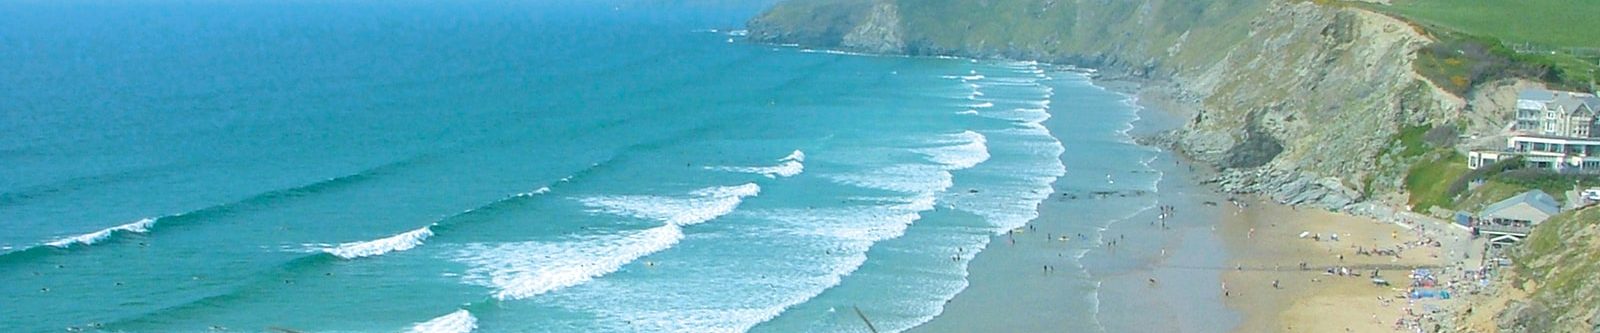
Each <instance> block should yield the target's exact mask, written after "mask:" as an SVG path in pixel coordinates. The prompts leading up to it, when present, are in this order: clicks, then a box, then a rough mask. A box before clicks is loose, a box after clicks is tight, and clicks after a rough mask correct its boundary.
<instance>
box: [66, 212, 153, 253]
mask: <svg viewBox="0 0 1600 333" xmlns="http://www.w3.org/2000/svg"><path fill="white" fill-rule="evenodd" d="M155 224H156V219H154V218H145V219H140V220H138V221H134V222H132V223H128V224H124V225H119V226H115V227H110V228H105V229H101V230H100V231H95V232H91V233H87V234H82V235H77V236H72V237H66V238H62V239H57V240H53V241H50V242H46V243H45V245H49V246H54V247H58V248H63V249H64V248H69V247H72V246H74V245H94V244H95V243H99V242H101V241H104V240H106V239H108V238H111V236H112V235H115V234H119V233H135V234H142V233H146V232H149V231H150V227H151V226H154V225H155Z"/></svg>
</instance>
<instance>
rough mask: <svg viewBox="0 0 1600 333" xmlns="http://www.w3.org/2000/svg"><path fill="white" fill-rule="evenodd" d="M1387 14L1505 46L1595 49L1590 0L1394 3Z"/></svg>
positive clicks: (1599, 32) (1594, 9)
mask: <svg viewBox="0 0 1600 333" xmlns="http://www.w3.org/2000/svg"><path fill="white" fill-rule="evenodd" d="M1381 8H1386V9H1387V11H1389V12H1393V13H1397V14H1400V15H1401V16H1404V17H1406V18H1407V19H1410V20H1412V21H1415V22H1418V23H1422V24H1426V25H1432V26H1437V27H1441V28H1445V29H1449V30H1453V31H1459V32H1462V33H1466V34H1469V35H1474V36H1485V37H1492V38H1495V39H1499V40H1502V41H1505V42H1507V43H1532V44H1540V45H1548V46H1552V47H1563V48H1568V47H1571V48H1600V29H1597V28H1596V27H1597V23H1596V22H1597V20H1600V3H1597V2H1595V1H1594V0H1395V1H1394V3H1393V5H1390V6H1387V7H1381Z"/></svg>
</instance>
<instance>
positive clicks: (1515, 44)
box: [1362, 0, 1600, 94]
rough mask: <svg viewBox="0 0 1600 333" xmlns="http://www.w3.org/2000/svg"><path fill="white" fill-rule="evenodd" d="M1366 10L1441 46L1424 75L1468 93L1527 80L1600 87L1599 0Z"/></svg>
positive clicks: (1439, 2) (1482, 0) (1418, 4)
mask: <svg viewBox="0 0 1600 333" xmlns="http://www.w3.org/2000/svg"><path fill="white" fill-rule="evenodd" d="M1362 6H1363V7H1366V8H1369V9H1372V10H1376V11H1379V12H1384V13H1389V14H1392V15H1396V16H1399V17H1402V18H1404V19H1406V20H1408V21H1410V22H1412V23H1413V24H1415V25H1417V26H1418V27H1421V28H1423V29H1424V30H1426V31H1427V32H1429V33H1430V34H1432V35H1434V36H1435V37H1436V38H1438V39H1439V40H1440V41H1439V42H1438V43H1435V45H1433V46H1430V47H1428V48H1425V49H1423V50H1422V52H1419V56H1418V61H1417V63H1416V65H1417V70H1418V72H1419V73H1421V74H1423V75H1424V76H1427V77H1428V78H1429V79H1430V80H1432V81H1434V83H1435V84H1438V85H1440V86H1441V87H1443V88H1445V89H1447V90H1450V91H1452V92H1455V93H1457V94H1464V93H1465V92H1468V91H1470V90H1471V89H1472V87H1474V86H1477V85H1478V84H1481V83H1484V82H1489V81H1493V80H1495V79H1499V78H1503V77H1523V78H1529V79H1534V80H1539V81H1544V82H1548V83H1551V84H1555V85H1557V86H1559V87H1561V88H1564V89H1571V90H1588V89H1591V88H1592V84H1593V83H1594V82H1596V81H1600V77H1597V73H1600V29H1597V28H1596V26H1597V24H1596V23H1595V22H1597V18H1600V3H1597V2H1595V1H1593V0H1395V1H1394V3H1393V4H1392V5H1388V6H1384V5H1371V4H1365V5H1362Z"/></svg>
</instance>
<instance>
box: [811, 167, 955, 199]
mask: <svg viewBox="0 0 1600 333" xmlns="http://www.w3.org/2000/svg"><path fill="white" fill-rule="evenodd" d="M825 177H827V178H828V179H831V180H833V181H834V182H836V183H840V184H845V185H850V186H856V187H863V188H871V189H879V190H887V191H895V192H901V193H911V194H917V193H936V192H939V191H944V190H945V189H948V188H950V186H951V185H952V184H954V181H953V180H952V179H951V175H950V171H949V170H947V167H945V166H941V165H927V164H898V165H891V166H888V167H883V168H877V169H872V170H868V171H865V172H860V173H849V174H835V175H827V176H825Z"/></svg>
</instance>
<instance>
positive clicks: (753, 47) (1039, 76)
mask: <svg viewBox="0 0 1600 333" xmlns="http://www.w3.org/2000/svg"><path fill="white" fill-rule="evenodd" d="M748 7H749V8H744V7H737V8H734V7H728V6H708V5H700V4H692V3H690V4H665V3H636V2H553V1H546V2H495V1H465V2H448V3H446V2H429V1H399V2H367V1H292V2H271V3H268V2H249V1H245V2H206V1H200V2H168V1H131V2H116V3H105V2H32V1H23V2H8V3H4V4H0V11H4V12H7V13H12V14H13V15H8V19H6V20H0V44H3V45H7V47H5V48H0V83H3V85H4V86H5V87H6V89H0V133H4V134H3V135H0V223H3V224H4V225H3V227H4V230H6V231H7V232H5V233H0V281H5V282H6V283H4V284H0V297H3V298H4V299H5V300H6V301H5V303H4V304H0V306H3V309H0V331H5V332H52V331H61V330H63V329H65V328H87V329H90V330H102V331H126V332H204V331H210V330H217V329H223V328H226V329H229V330H243V331H261V330H267V329H269V328H288V329H294V330H303V331H310V332H404V331H413V332H467V331H474V330H476V331H479V332H524V331H538V332H543V331H550V332H605V331H682V332H717V331H735V332H738V331H763V332H768V331H770V332H793V331H862V330H864V328H863V327H861V325H860V324H859V319H857V318H855V317H854V314H853V312H852V311H853V310H852V309H851V307H859V308H860V309H861V310H862V311H864V312H867V313H871V314H872V316H873V320H874V323H875V324H877V325H878V327H879V328H880V329H884V330H886V331H899V330H903V329H906V328H909V327H912V326H915V325H917V324H919V323H922V322H925V321H927V320H928V319H929V318H932V317H933V316H936V315H937V314H938V313H939V312H940V311H941V310H942V304H943V302H944V301H946V300H948V299H950V298H951V297H953V295H955V294H956V293H958V292H960V291H961V289H962V288H964V287H965V286H966V280H965V276H966V262H967V261H968V260H970V259H971V256H972V254H973V253H974V252H976V251H979V250H980V249H981V248H983V247H984V246H986V244H987V243H988V242H989V241H990V239H991V237H992V235H995V234H1000V233H1004V232H1005V231H1006V230H1010V229H1012V228H1016V227H1020V226H1022V225H1023V224H1025V223H1026V222H1027V221H1028V220H1030V219H1032V218H1033V217H1035V216H1036V215H1037V213H1036V210H1035V206H1036V205H1037V204H1038V203H1039V202H1040V201H1041V200H1045V199H1046V197H1048V196H1049V195H1050V194H1051V193H1052V191H1053V190H1052V187H1051V185H1052V184H1053V183H1054V184H1055V185H1056V188H1057V189H1060V188H1063V187H1067V188H1078V189H1082V190H1083V191H1093V190H1096V189H1101V188H1107V187H1128V186H1132V187H1137V188H1145V187H1151V186H1153V183H1154V179H1155V178H1156V177H1159V176H1158V175H1141V174H1130V175H1129V176H1127V177H1130V179H1127V180H1122V179H1119V180H1118V181H1116V182H1113V181H1109V177H1110V176H1103V175H1102V174H1106V175H1109V174H1110V173H1112V172H1113V171H1115V170H1125V169H1126V168H1137V167H1138V164H1139V163H1144V162H1146V161H1147V158H1148V156H1149V154H1150V152H1148V151H1146V150H1143V149H1140V148H1138V147H1137V146H1134V145H1132V144H1131V143H1129V142H1127V140H1126V136H1125V135H1123V134H1124V132H1123V131H1125V130H1126V126H1127V124H1128V123H1129V122H1131V121H1132V120H1133V117H1132V114H1133V113H1132V112H1133V107H1132V106H1131V105H1129V104H1127V103H1126V101H1125V98H1124V97H1123V96H1120V95H1117V94H1113V93H1109V92H1106V91H1104V90H1102V89H1099V88H1097V87H1094V86H1093V85H1091V84H1090V83H1089V81H1088V79H1087V78H1086V77H1084V76H1083V75H1081V74H1077V73H1071V72H1063V71H1056V70H1053V69H1050V68H1047V67H1046V66H1043V65H1039V64H1033V63H1016V62H975V61H968V60H960V59H925V58H901V57H871V56H859V55H848V54H835V53H828V52H815V51H811V50H804V49H797V48H790V47H780V46H769V45H757V44H750V43H744V42H743V41H742V40H741V38H740V36H739V33H737V32H736V31H730V30H728V28H729V27H737V26H739V25H740V24H741V22H742V21H743V20H744V19H745V18H747V17H749V16H750V15H752V14H754V13H755V12H756V11H757V10H759V9H760V8H759V6H755V5H750V6H748ZM1052 116H1054V117H1057V119H1056V120H1053V121H1051V122H1050V123H1051V124H1052V125H1050V126H1046V125H1044V124H1045V123H1044V121H1045V120H1046V119H1047V118H1049V117H1052ZM1063 119H1065V120H1063ZM1064 161H1066V162H1064ZM1063 175H1067V176H1068V177H1067V178H1060V180H1061V181H1062V182H1059V183H1058V182H1056V181H1057V180H1058V178H1059V177H1061V176H1063ZM1117 177H1124V176H1122V175H1120V174H1119V175H1118V176H1117ZM1141 177H1142V178H1141ZM1117 184H1120V185H1117ZM1150 189H1153V187H1151V188H1150ZM1147 204H1150V203H1138V204H1130V205H1128V206H1127V207H1092V208H1086V211H1085V212H1084V214H1085V215H1084V216H1085V220H1086V221H1085V223H1084V225H1085V228H1086V230H1093V229H1094V228H1098V227H1099V226H1103V225H1104V223H1106V221H1110V220H1114V219H1115V218H1116V217H1117V216H1123V215H1126V214H1127V213H1129V212H1131V211H1136V210H1138V209H1143V207H1144V206H1146V205H1147ZM1091 289H1092V288H1091ZM1089 294H1091V293H1087V292H1086V297H1087V298H1086V299H1088V298H1092V296H1088V295H1089ZM1090 303H1092V302H1090ZM1069 310H1070V311H1076V312H1079V313H1084V314H1089V313H1092V312H1093V311H1095V310H1094V306H1093V304H1085V305H1083V306H1082V307H1081V308H1075V309H1069Z"/></svg>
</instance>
